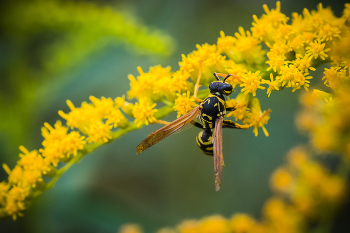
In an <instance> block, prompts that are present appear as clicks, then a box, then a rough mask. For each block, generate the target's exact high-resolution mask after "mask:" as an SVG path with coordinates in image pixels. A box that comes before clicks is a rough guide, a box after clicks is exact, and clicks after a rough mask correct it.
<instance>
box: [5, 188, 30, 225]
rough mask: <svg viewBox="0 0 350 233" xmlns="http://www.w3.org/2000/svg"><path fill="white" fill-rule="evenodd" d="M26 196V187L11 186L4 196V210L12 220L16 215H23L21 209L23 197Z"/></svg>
mask: <svg viewBox="0 0 350 233" xmlns="http://www.w3.org/2000/svg"><path fill="white" fill-rule="evenodd" d="M27 196H28V189H23V188H21V187H17V186H13V187H12V188H11V190H10V191H9V192H8V194H7V197H6V206H5V210H6V212H7V214H8V215H9V216H11V217H12V219H13V220H16V219H17V215H18V216H23V214H22V213H21V211H23V210H24V209H25V202H24V199H25V198H26V197H27Z"/></svg>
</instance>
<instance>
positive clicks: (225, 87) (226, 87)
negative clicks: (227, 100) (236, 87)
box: [222, 83, 233, 95]
mask: <svg viewBox="0 0 350 233" xmlns="http://www.w3.org/2000/svg"><path fill="white" fill-rule="evenodd" d="M232 92H233V87H232V85H231V84H229V83H223V87H222V93H223V94H224V95H230V94H231V93H232Z"/></svg>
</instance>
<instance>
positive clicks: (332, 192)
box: [319, 175, 346, 203]
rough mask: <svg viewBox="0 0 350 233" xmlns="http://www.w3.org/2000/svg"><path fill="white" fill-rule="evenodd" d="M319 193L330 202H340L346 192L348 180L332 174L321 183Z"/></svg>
mask: <svg viewBox="0 0 350 233" xmlns="http://www.w3.org/2000/svg"><path fill="white" fill-rule="evenodd" d="M319 193H320V195H321V196H322V197H324V198H325V199H326V200H327V201H329V202H332V203H335V202H339V201H341V198H342V197H344V196H345V194H346V182H345V180H344V179H342V178H340V177H339V176H336V175H330V176H328V177H327V178H326V179H324V180H323V182H322V183H321V184H320V192H319Z"/></svg>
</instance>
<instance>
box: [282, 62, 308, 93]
mask: <svg viewBox="0 0 350 233" xmlns="http://www.w3.org/2000/svg"><path fill="white" fill-rule="evenodd" d="M307 74H308V73H306V74H303V73H302V72H301V71H300V70H299V69H297V68H296V66H295V65H294V64H289V65H285V66H283V67H282V68H281V71H280V76H278V77H277V78H278V80H279V81H280V82H281V85H282V86H286V87H292V88H293V90H292V92H294V91H295V90H297V89H300V88H301V87H304V89H305V90H308V87H309V83H310V81H308V80H307V79H311V78H312V77H311V76H306V77H305V75H307Z"/></svg>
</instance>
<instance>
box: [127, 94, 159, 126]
mask: <svg viewBox="0 0 350 233" xmlns="http://www.w3.org/2000/svg"><path fill="white" fill-rule="evenodd" d="M155 106H156V104H152V105H150V104H149V103H148V101H147V99H145V98H142V99H140V101H139V102H138V103H135V106H134V108H133V110H132V113H133V115H134V117H135V123H137V127H140V126H141V125H142V124H146V125H148V124H149V123H152V122H153V121H155V120H156V118H155V117H154V113H155V112H157V111H158V110H157V109H154V107H155Z"/></svg>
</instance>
